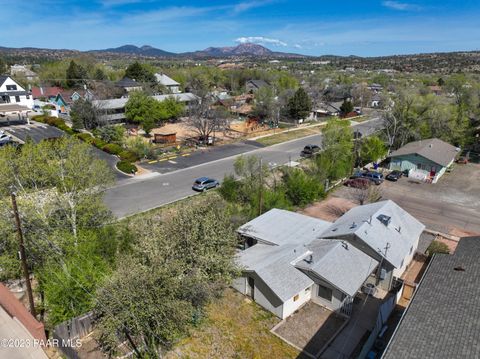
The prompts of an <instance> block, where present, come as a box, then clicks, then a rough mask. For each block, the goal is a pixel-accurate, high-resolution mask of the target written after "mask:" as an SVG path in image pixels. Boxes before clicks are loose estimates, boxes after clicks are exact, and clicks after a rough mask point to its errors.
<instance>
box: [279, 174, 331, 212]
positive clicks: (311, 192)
mask: <svg viewBox="0 0 480 359" xmlns="http://www.w3.org/2000/svg"><path fill="white" fill-rule="evenodd" d="M283 182H284V184H285V194H286V196H287V198H288V200H290V202H292V204H293V205H295V206H305V205H307V204H309V203H311V202H313V201H315V200H316V199H318V198H319V197H320V196H322V195H323V186H322V185H321V184H320V183H319V181H318V180H317V179H316V178H315V177H314V176H313V175H308V174H306V173H305V172H304V171H303V170H301V169H290V170H288V171H286V172H285V173H284V175H283Z"/></svg>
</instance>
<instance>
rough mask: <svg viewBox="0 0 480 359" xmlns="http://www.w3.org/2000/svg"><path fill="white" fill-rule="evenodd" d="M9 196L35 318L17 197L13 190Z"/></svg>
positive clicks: (31, 309)
mask: <svg viewBox="0 0 480 359" xmlns="http://www.w3.org/2000/svg"><path fill="white" fill-rule="evenodd" d="M11 196H12V207H13V214H14V216H15V224H16V226H17V237H18V243H19V248H20V260H21V261H22V269H23V275H24V277H25V284H26V286H27V294H28V302H29V304H30V313H32V315H33V317H34V318H35V317H36V316H37V313H36V312H35V303H34V301H33V293H32V285H31V283H30V274H29V273H28V265H27V255H26V253H25V246H24V245H23V233H22V227H21V222H20V216H19V214H18V207H17V198H16V194H15V192H12V194H11Z"/></svg>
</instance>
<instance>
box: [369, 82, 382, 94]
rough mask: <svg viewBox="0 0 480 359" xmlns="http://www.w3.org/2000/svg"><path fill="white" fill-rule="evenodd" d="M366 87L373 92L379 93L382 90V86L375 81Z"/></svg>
mask: <svg viewBox="0 0 480 359" xmlns="http://www.w3.org/2000/svg"><path fill="white" fill-rule="evenodd" d="M368 89H369V90H371V91H372V92H374V93H379V92H381V91H382V90H383V86H382V85H380V84H377V83H373V84H371V85H368Z"/></svg>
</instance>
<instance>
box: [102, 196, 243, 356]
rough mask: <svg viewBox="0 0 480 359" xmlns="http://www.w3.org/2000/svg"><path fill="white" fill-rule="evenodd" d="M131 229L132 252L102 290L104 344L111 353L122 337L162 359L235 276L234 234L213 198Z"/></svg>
mask: <svg viewBox="0 0 480 359" xmlns="http://www.w3.org/2000/svg"><path fill="white" fill-rule="evenodd" d="M199 218H201V220H199ZM145 221H146V222H148V223H149V225H148V226H145V223H146V222H145ZM129 227H130V229H131V231H132V232H134V233H137V236H136V237H137V240H136V241H135V243H134V245H133V246H132V248H133V249H132V251H133V253H132V255H130V256H129V257H128V258H124V259H123V260H122V265H121V266H119V267H118V269H117V270H116V271H115V273H114V274H113V276H112V277H111V278H110V279H109V280H108V281H107V282H106V283H105V285H104V286H103V288H101V289H100V290H99V291H98V296H97V303H96V306H95V314H96V317H97V330H98V332H99V342H100V345H101V346H102V347H103V348H104V349H105V350H106V351H107V352H108V353H109V354H114V353H115V349H116V346H117V341H118V339H117V338H116V335H115V334H116V333H120V334H121V335H122V338H126V339H127V340H128V341H129V344H130V346H132V343H133V344H134V346H135V347H136V349H137V350H139V351H142V352H144V353H145V354H147V355H148V356H149V357H161V356H162V353H163V351H164V350H165V349H169V348H171V346H172V345H173V344H174V343H175V342H176V341H177V340H178V339H180V338H181V337H182V336H183V335H185V334H186V333H187V331H188V329H189V327H190V326H192V325H193V324H194V323H195V322H196V320H197V318H199V317H200V316H201V315H202V311H203V308H204V306H205V304H206V303H207V302H208V300H209V299H210V298H212V297H213V296H214V295H217V294H218V293H219V290H221V288H223V287H224V286H225V285H227V284H228V283H230V281H231V280H232V278H233V277H234V276H235V275H236V274H237V270H236V267H235V264H234V255H235V248H236V241H237V240H236V236H235V231H234V229H233V228H232V227H231V224H230V216H229V213H228V210H227V208H226V205H225V203H224V202H223V201H222V200H221V199H219V198H216V197H214V198H211V197H210V198H204V199H202V200H200V201H199V202H198V203H197V204H195V205H192V204H188V205H183V206H181V207H180V208H178V210H175V213H174V215H171V216H168V217H164V218H159V217H158V215H156V214H152V215H151V216H150V218H143V219H142V220H140V221H135V220H133V222H131V224H130V225H129ZM128 337H130V339H128ZM132 349H133V348H132Z"/></svg>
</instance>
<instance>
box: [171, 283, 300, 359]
mask: <svg viewBox="0 0 480 359" xmlns="http://www.w3.org/2000/svg"><path fill="white" fill-rule="evenodd" d="M207 313H208V319H207V320H205V322H204V323H202V324H201V325H200V326H199V327H198V328H196V329H193V330H192V333H191V335H190V336H189V337H188V338H186V339H184V340H182V341H181V342H180V343H179V344H178V345H177V346H176V347H175V348H174V349H173V351H174V352H175V353H172V352H170V353H168V354H167V356H166V358H168V359H178V358H258V359H261V358H268V359H270V358H282V359H288V358H296V357H297V356H298V354H299V352H298V351H297V350H296V349H294V348H293V347H291V346H289V345H288V344H286V343H285V342H283V341H282V340H281V339H279V338H278V337H276V336H275V335H273V334H272V333H270V329H271V328H272V327H273V326H274V325H275V324H277V323H278V322H279V321H280V319H278V318H276V317H275V316H273V314H271V313H269V312H267V311H265V310H263V309H262V308H261V307H259V306H258V305H257V304H255V303H254V302H252V301H250V300H248V299H247V298H246V297H245V296H243V295H241V294H240V293H237V292H236V291H234V290H233V289H227V290H226V291H225V292H224V295H223V297H222V298H220V299H217V300H215V301H214V302H213V303H211V304H210V305H209V306H208V307H207Z"/></svg>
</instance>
